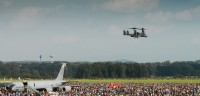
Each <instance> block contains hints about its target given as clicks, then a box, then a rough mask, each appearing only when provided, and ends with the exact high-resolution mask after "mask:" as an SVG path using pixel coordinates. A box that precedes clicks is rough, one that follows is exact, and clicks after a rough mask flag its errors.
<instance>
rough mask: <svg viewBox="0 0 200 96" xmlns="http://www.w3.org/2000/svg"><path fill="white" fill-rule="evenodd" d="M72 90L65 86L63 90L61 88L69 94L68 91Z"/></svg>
mask: <svg viewBox="0 0 200 96" xmlns="http://www.w3.org/2000/svg"><path fill="white" fill-rule="evenodd" d="M71 90H72V87H71V86H65V87H64V88H63V91H66V92H69V91H71Z"/></svg>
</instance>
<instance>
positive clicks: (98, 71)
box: [0, 60, 200, 79]
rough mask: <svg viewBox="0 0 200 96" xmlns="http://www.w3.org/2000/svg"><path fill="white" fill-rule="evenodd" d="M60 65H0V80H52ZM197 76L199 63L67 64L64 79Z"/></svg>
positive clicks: (109, 62)
mask: <svg viewBox="0 0 200 96" xmlns="http://www.w3.org/2000/svg"><path fill="white" fill-rule="evenodd" d="M61 65H62V62H61V61H56V62H54V63H50V62H42V63H40V62H15V61H14V62H0V78H4V77H6V78H11V77H12V78H18V77H21V78H31V79H39V78H44V79H47V78H48V79H54V78H56V76H57V74H58V73H59V70H60V67H61ZM169 76H170V77H183V76H197V77H199V76H200V60H198V61H182V62H170V61H165V62H153V63H150V62H149V63H137V62H119V61H115V62H114V61H113V62H111V61H108V62H67V66H66V68H65V74H64V77H65V78H90V79H95V78H154V77H169Z"/></svg>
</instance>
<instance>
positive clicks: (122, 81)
mask: <svg viewBox="0 0 200 96" xmlns="http://www.w3.org/2000/svg"><path fill="white" fill-rule="evenodd" d="M18 81H19V80H17V79H16V80H12V82H18ZM23 81H29V80H23ZM34 81H39V80H34ZM66 81H70V82H80V83H200V79H66ZM3 82H4V80H3V79H0V83H3ZM5 82H7V83H9V82H11V80H6V81H5Z"/></svg>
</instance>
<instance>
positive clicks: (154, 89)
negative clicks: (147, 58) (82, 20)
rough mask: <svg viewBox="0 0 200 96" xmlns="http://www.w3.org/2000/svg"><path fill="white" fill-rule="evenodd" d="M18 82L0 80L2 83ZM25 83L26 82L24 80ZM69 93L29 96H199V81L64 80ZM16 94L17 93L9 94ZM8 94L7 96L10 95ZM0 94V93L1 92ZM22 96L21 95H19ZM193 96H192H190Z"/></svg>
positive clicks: (31, 95)
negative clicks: (68, 87) (69, 87)
mask: <svg viewBox="0 0 200 96" xmlns="http://www.w3.org/2000/svg"><path fill="white" fill-rule="evenodd" d="M17 81H18V80H17V79H16V80H12V81H10V80H6V81H4V80H3V79H1V80H0V82H1V84H2V83H10V82H17ZM25 81H27V80H25ZM33 81H40V80H33ZM65 81H66V82H67V83H66V86H68V85H70V86H73V87H72V90H71V91H69V92H64V91H56V92H49V93H48V94H47V93H42V94H41V95H36V94H33V92H32V93H30V94H29V95H30V96H133V95H134V96H135V95H138V94H139V95H138V96H143V95H144V96H147V95H153V96H172V95H176V96H177V95H178V96H179V95H181V96H186V95H187V96H199V95H200V79H147V78H145V79H144V78H143V79H135V78H133V79H65ZM11 93H12V94H16V93H18V92H16V93H15V92H11ZM11 93H9V94H11ZM1 94H2V92H1ZM21 94H22V93H21ZM45 94H46V95H45ZM192 94H193V95H192Z"/></svg>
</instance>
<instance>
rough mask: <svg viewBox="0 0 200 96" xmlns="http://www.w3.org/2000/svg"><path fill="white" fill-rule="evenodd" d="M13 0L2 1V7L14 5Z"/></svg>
mask: <svg viewBox="0 0 200 96" xmlns="http://www.w3.org/2000/svg"><path fill="white" fill-rule="evenodd" d="M12 3H13V2H12V0H2V5H3V6H5V7H9V6H11V5H12Z"/></svg>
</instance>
